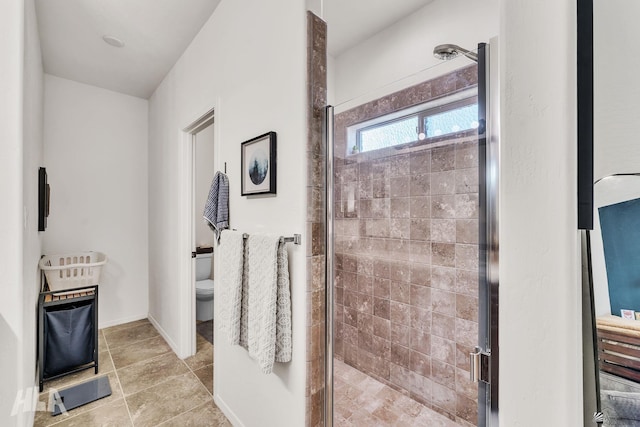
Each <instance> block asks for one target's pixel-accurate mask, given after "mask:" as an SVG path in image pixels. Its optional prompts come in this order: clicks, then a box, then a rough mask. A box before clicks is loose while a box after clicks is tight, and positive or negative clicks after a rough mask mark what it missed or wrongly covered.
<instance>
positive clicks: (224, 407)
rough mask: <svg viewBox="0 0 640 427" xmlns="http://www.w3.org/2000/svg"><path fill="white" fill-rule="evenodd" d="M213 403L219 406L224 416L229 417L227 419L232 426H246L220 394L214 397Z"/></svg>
mask: <svg viewBox="0 0 640 427" xmlns="http://www.w3.org/2000/svg"><path fill="white" fill-rule="evenodd" d="M213 401H214V403H215V404H216V405H217V406H218V408H220V410H221V411H222V413H223V414H224V416H225V417H227V419H228V420H229V421H230V422H231V425H233V426H235V427H244V424H243V423H242V421H240V418H238V416H237V415H236V414H235V412H233V411H232V410H231V408H229V405H227V404H226V403H225V401H224V400H222V398H221V397H220V395H219V394H218V393H215V394H214V395H213Z"/></svg>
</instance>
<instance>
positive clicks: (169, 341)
mask: <svg viewBox="0 0 640 427" xmlns="http://www.w3.org/2000/svg"><path fill="white" fill-rule="evenodd" d="M147 318H148V319H149V322H151V324H152V325H153V326H154V328H156V329H157V330H158V333H159V334H160V335H162V338H164V340H165V341H166V342H167V344H169V347H171V350H173V352H174V353H175V354H178V355H179V354H180V352H179V351H178V346H177V345H176V343H175V342H173V340H172V339H171V337H169V334H167V332H166V331H165V330H164V329H162V326H160V323H158V321H157V320H156V319H154V318H153V316H152V315H151V314H148V315H147Z"/></svg>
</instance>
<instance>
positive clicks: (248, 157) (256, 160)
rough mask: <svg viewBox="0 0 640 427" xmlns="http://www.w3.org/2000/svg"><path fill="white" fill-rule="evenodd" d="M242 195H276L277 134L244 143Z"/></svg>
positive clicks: (268, 133) (271, 133) (270, 133)
mask: <svg viewBox="0 0 640 427" xmlns="http://www.w3.org/2000/svg"><path fill="white" fill-rule="evenodd" d="M241 165H242V166H241V167H242V183H241V184H242V195H243V196H252V195H254V194H276V133H275V132H267V133H265V134H264V135H260V136H256V137H255V138H252V139H250V140H248V141H245V142H243V143H242V155H241Z"/></svg>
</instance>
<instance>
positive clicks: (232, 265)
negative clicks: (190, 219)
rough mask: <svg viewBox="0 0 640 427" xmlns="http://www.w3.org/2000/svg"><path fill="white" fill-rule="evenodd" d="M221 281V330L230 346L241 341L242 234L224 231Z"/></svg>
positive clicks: (218, 291) (219, 290) (221, 252)
mask: <svg viewBox="0 0 640 427" xmlns="http://www.w3.org/2000/svg"><path fill="white" fill-rule="evenodd" d="M219 250H220V263H221V266H220V279H219V281H217V283H218V286H217V289H216V292H217V293H218V294H219V297H218V296H216V298H220V304H219V307H220V315H219V317H218V318H219V319H220V330H221V331H223V332H224V333H226V335H227V337H228V339H229V343H230V344H238V343H239V339H240V315H241V307H242V280H243V277H244V274H243V270H244V238H243V237H242V233H240V232H238V231H232V230H224V232H222V233H221V238H220V249H219Z"/></svg>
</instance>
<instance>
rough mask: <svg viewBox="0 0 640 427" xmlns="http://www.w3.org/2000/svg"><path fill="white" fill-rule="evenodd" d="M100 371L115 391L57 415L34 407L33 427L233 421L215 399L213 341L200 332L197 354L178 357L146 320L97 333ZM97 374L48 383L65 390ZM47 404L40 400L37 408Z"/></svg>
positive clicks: (89, 372) (47, 389)
mask: <svg viewBox="0 0 640 427" xmlns="http://www.w3.org/2000/svg"><path fill="white" fill-rule="evenodd" d="M98 349H99V361H100V365H99V368H100V369H99V372H98V376H100V375H107V376H108V377H109V382H110V384H111V390H112V394H111V396H109V397H106V398H104V399H100V400H97V401H95V402H92V403H90V404H88V405H85V406H81V407H79V408H76V409H73V410H71V411H69V412H68V414H67V415H64V414H62V415H58V416H56V417H53V416H51V415H50V414H49V412H47V411H45V410H39V411H38V412H36V417H35V423H34V425H35V426H37V427H38V426H50V425H55V426H56V427H71V426H78V427H91V426H114V427H121V426H135V427H138V426H145V427H146V426H203V427H204V426H231V424H230V423H229V421H228V420H227V419H226V417H225V416H224V414H223V413H222V411H220V409H218V407H217V406H216V405H215V404H214V403H213V345H211V344H210V343H209V342H208V341H206V340H205V339H204V338H202V337H200V336H198V341H197V353H196V354H195V355H194V356H192V357H190V358H187V359H185V360H180V359H178V357H177V356H176V355H175V354H174V353H173V351H172V350H171V348H170V347H169V345H167V343H166V342H165V341H164V339H163V338H162V337H161V336H160V335H159V334H158V332H157V331H156V329H155V328H154V327H153V325H151V323H149V321H148V320H147V319H144V320H139V321H136V322H131V323H126V324H124V325H118V326H114V327H111V328H106V329H103V330H101V331H100V333H99V343H98ZM93 377H94V370H93V369H88V370H86V371H83V372H80V373H77V374H73V375H69V376H67V377H63V378H60V379H58V380H54V381H51V382H46V383H45V389H44V391H43V392H42V393H41V394H40V398H39V399H40V402H44V404H45V405H46V402H48V399H49V392H50V391H51V389H53V388H55V389H63V388H66V387H69V386H72V385H74V384H77V383H79V382H82V381H86V380H88V379H91V378H93ZM44 408H45V406H43V405H42V404H40V406H39V409H44Z"/></svg>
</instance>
